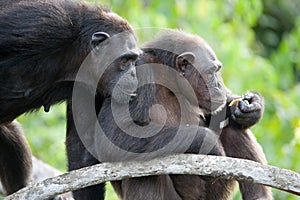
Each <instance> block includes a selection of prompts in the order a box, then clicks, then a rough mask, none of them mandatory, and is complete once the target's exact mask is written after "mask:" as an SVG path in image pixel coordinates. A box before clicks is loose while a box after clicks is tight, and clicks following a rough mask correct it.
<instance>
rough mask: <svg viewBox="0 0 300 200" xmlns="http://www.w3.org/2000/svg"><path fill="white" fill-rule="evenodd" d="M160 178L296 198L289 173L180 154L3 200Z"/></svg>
mask: <svg viewBox="0 0 300 200" xmlns="http://www.w3.org/2000/svg"><path fill="white" fill-rule="evenodd" d="M160 174H197V175H206V176H212V177H221V178H225V179H235V180H238V181H248V182H251V183H257V184H263V185H267V186H270V187H274V188H278V189H280V190H284V191H287V192H290V193H293V194H296V195H300V174H297V173H295V172H292V171H290V170H285V169H280V168H278V167H273V166H267V165H262V164H260V163H257V162H253V161H249V160H242V159H237V158H229V157H220V156H205V155H188V154H180V155H172V156H167V157H164V158H157V159H153V160H148V161H143V162H140V161H139V162H138V161H130V162H116V163H102V164H98V165H94V166H91V167H86V168H82V169H79V170H75V171H72V172H69V173H66V174H63V175H60V176H57V177H54V178H50V179H47V180H45V181H43V182H40V183H37V184H34V185H30V186H28V187H26V188H23V189H22V190H20V191H18V192H16V193H14V194H12V195H10V196H8V197H6V199H7V200H13V199H32V200H35V199H36V200H40V199H47V198H50V197H53V196H55V195H57V194H61V193H64V192H68V191H71V190H76V189H79V188H83V187H87V186H90V185H95V184H98V183H102V182H105V181H114V180H121V179H124V178H130V177H141V176H149V175H160Z"/></svg>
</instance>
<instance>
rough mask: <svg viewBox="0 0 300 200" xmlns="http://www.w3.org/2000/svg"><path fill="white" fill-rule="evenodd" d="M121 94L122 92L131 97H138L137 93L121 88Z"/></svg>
mask: <svg viewBox="0 0 300 200" xmlns="http://www.w3.org/2000/svg"><path fill="white" fill-rule="evenodd" d="M118 89H119V92H122V93H123V94H125V95H127V96H130V97H136V96H137V93H136V92H127V91H125V90H124V89H122V88H121V87H118Z"/></svg>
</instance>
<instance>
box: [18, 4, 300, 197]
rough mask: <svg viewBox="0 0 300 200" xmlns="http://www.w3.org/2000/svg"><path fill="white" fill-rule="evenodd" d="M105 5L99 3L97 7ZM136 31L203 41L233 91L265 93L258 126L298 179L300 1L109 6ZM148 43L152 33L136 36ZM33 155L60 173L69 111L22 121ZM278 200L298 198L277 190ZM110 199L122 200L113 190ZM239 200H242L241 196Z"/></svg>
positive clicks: (273, 159) (58, 109) (274, 156)
mask: <svg viewBox="0 0 300 200" xmlns="http://www.w3.org/2000/svg"><path fill="white" fill-rule="evenodd" d="M92 2H97V3H99V2H100V1H92ZM100 3H102V4H104V5H107V6H108V7H110V8H112V10H113V11H114V12H116V13H118V14H119V15H120V16H122V17H124V18H126V19H127V20H128V21H129V22H130V23H131V24H132V26H133V27H134V28H136V29H137V32H139V31H138V29H139V28H145V27H158V28H178V29H182V30H184V31H187V32H190V33H194V34H198V35H200V36H202V37H203V38H204V39H205V40H207V41H208V43H209V44H210V45H211V46H212V48H213V49H214V50H215V52H216V54H217V55H218V57H219V59H220V60H221V61H222V63H223V66H224V68H223V70H222V74H223V78H224V81H225V83H226V85H227V86H228V88H230V89H231V90H232V91H233V92H234V93H236V94H243V93H245V92H246V91H247V90H254V91H258V92H260V93H261V94H262V95H263V96H264V98H265V104H266V106H265V114H264V117H263V119H262V120H261V122H260V123H259V124H257V125H256V126H255V127H253V129H252V130H253V132H254V133H255V135H256V137H257V140H258V141H259V143H260V144H261V145H262V146H263V148H264V151H265V153H266V156H267V159H268V161H269V164H270V165H275V166H278V167H281V168H287V169H291V170H294V171H296V172H298V173H300V101H299V98H300V83H299V80H300V12H299V9H300V1H299V0H265V1H262V0H247V1H244V0H214V1H211V0H169V1H162V0H143V1H139V0H127V1H122V0H103V1H101V2H100ZM138 36H139V39H140V40H141V41H142V42H143V41H144V40H145V39H151V36H152V35H151V33H149V34H147V33H145V32H143V34H141V35H138ZM19 121H20V122H21V123H22V124H23V127H24V129H25V133H26V136H27V138H28V140H29V142H30V145H31V147H32V151H33V153H34V155H36V156H37V157H39V158H41V159H42V160H44V161H46V162H48V163H50V164H51V165H53V166H55V167H57V168H59V169H60V170H62V171H65V169H66V156H65V150H64V140H65V105H64V104H62V105H58V106H54V107H52V108H51V112H50V113H43V112H42V111H41V112H38V113H33V114H26V115H25V116H21V117H19ZM273 192H274V198H275V199H280V200H281V199H285V200H287V199H288V200H295V199H300V198H299V197H296V196H294V195H290V194H288V193H285V192H281V191H278V190H273ZM107 197H108V198H107V199H109V200H112V199H116V197H115V196H114V195H113V192H112V191H111V189H109V191H108V194H107ZM234 198H235V199H241V198H240V197H239V196H235V197H234Z"/></svg>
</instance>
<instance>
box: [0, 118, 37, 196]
mask: <svg viewBox="0 0 300 200" xmlns="http://www.w3.org/2000/svg"><path fill="white" fill-rule="evenodd" d="M0 152H1V154H0V163H1V164H0V179H1V182H2V184H3V186H4V190H5V192H6V194H11V193H14V192H16V191H17V190H19V189H21V188H23V187H25V186H26V185H27V184H28V182H29V176H30V172H31V167H32V161H31V152H30V149H29V146H28V144H27V142H26V139H25V137H24V134H23V132H22V130H21V127H20V125H19V124H18V122H17V121H13V122H11V123H4V124H1V125H0Z"/></svg>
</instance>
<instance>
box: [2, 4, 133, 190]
mask: <svg viewBox="0 0 300 200" xmlns="http://www.w3.org/2000/svg"><path fill="white" fill-rule="evenodd" d="M0 5H1V8H0V27H1V28H0V138H1V141H0V142H1V144H3V145H1V156H0V159H1V160H0V163H1V164H0V169H1V171H0V174H1V175H0V177H1V181H2V183H3V184H4V188H5V190H6V192H7V194H10V193H13V192H15V191H16V190H18V189H20V188H22V187H24V186H25V185H26V183H27V181H28V176H29V172H30V168H31V164H30V160H31V153H30V151H29V150H28V148H27V143H26V140H24V139H23V136H22V135H21V132H20V131H18V130H17V129H16V128H15V122H12V121H13V120H14V119H15V118H16V117H18V116H19V115H21V114H23V113H25V112H30V111H34V110H35V109H39V108H40V107H41V106H44V109H45V111H48V110H49V109H50V106H51V105H53V104H55V103H58V102H60V101H63V100H66V99H70V98H71V96H72V90H73V85H74V80H75V76H76V73H77V71H78V69H79V67H80V65H81V64H82V61H83V60H84V59H85V58H86V56H87V55H88V54H89V53H90V52H91V50H92V45H91V40H92V35H93V34H94V33H96V32H105V33H106V34H108V35H109V36H113V35H115V34H117V33H121V32H124V31H128V32H130V33H132V29H131V27H130V25H129V24H128V23H127V21H125V20H124V19H122V18H121V17H119V16H117V15H116V14H113V13H112V12H110V11H109V10H107V9H106V8H103V7H101V6H98V5H95V4H88V3H84V2H79V1H71V0H34V1H31V0H0ZM132 34H133V33H132ZM123 45H128V44H127V43H126V44H125V43H124V44H123V43H120V44H119V46H120V47H122V46H123ZM133 46H134V45H133ZM123 53H126V52H123ZM91 74H94V75H95V77H91V78H94V79H96V80H98V79H97V78H98V77H97V74H96V72H92V73H91ZM119 74H120V73H119ZM112 77H115V75H113V76H112ZM107 80H108V81H110V80H109V78H107ZM103 85H105V86H106V85H107V84H106V83H103ZM98 89H99V91H100V93H105V94H108V93H109V92H108V91H107V90H109V89H110V88H104V87H103V88H98ZM75 139H76V138H75ZM75 139H74V140H75ZM16 154H18V155H17V156H16ZM73 156H75V157H76V150H74V153H73ZM100 190H102V191H103V187H101V189H100Z"/></svg>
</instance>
